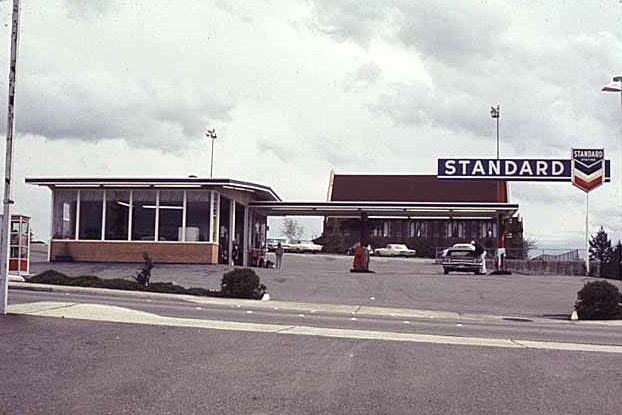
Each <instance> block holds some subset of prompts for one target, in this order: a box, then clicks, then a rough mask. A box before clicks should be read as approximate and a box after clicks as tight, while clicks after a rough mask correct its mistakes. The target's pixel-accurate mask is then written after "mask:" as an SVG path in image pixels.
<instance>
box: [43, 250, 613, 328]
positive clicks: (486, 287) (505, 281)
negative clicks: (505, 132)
mask: <svg viewBox="0 0 622 415" xmlns="http://www.w3.org/2000/svg"><path fill="white" fill-rule="evenodd" d="M351 261H352V257H346V256H338V255H312V254H305V255H303V254H286V255H285V259H284V263H283V268H282V269H281V270H274V269H256V270H257V272H258V273H259V274H260V276H261V280H262V282H263V283H265V284H266V286H267V287H268V290H269V291H270V294H271V297H272V298H273V299H277V300H286V301H305V302H319V303H331V304H358V305H376V306H392V307H407V308H418V309H427V310H446V311H455V312H462V313H465V312H472V313H490V314H504V315H520V316H526V317H538V316H554V315H564V316H568V315H569V314H570V313H571V312H572V310H573V306H574V302H575V301H576V297H577V292H578V291H579V290H580V289H581V287H583V285H584V284H585V282H587V281H592V280H594V278H585V277H576V276H575V277H570V276H527V275H518V274H514V275H509V276H492V275H489V276H475V275H467V274H450V275H448V276H446V275H443V274H442V271H441V268H440V266H438V265H436V264H433V263H432V262H431V261H430V260H421V259H401V258H377V257H374V258H372V262H371V267H372V269H373V270H375V271H376V273H374V274H352V273H350V272H349V269H350V267H351ZM137 266H138V265H137V264H118V263H117V264H105V263H47V262H34V263H33V264H32V267H31V268H32V272H35V273H36V272H40V271H42V270H45V269H49V268H54V269H57V270H59V271H62V272H65V273H67V274H68V275H98V276H100V277H103V278H113V277H114V278H117V277H123V276H130V275H132V274H134V273H135V271H136V269H137ZM228 269H230V268H229V267H226V266H222V265H210V266H206V265H167V264H159V265H158V264H157V266H156V268H155V269H154V270H153V280H154V281H174V282H176V283H178V284H181V285H184V286H186V287H191V286H197V287H205V288H210V289H218V288H219V287H220V280H221V278H222V274H223V273H224V272H225V271H227V270H228ZM612 283H614V284H616V285H617V286H618V287H621V286H620V282H619V281H612Z"/></svg>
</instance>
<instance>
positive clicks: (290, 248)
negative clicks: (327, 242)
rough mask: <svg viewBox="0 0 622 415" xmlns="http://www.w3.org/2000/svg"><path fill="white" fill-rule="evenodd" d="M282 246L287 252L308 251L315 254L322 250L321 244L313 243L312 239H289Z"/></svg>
mask: <svg viewBox="0 0 622 415" xmlns="http://www.w3.org/2000/svg"><path fill="white" fill-rule="evenodd" d="M284 248H285V251H287V252H300V253H303V252H310V253H312V254H316V253H318V252H322V248H323V246H322V245H318V244H316V243H313V242H312V241H291V242H290V243H289V244H287V245H286V246H285V247H284Z"/></svg>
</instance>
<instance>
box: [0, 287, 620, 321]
mask: <svg viewBox="0 0 622 415" xmlns="http://www.w3.org/2000/svg"><path fill="white" fill-rule="evenodd" d="M9 288H10V289H17V290H26V291H42V292H58V293H68V294H69V293H71V294H88V295H102V296H117V297H128V298H140V299H149V300H173V301H187V302H191V303H195V304H204V305H216V306H229V307H234V308H242V307H244V308H252V309H256V310H286V311H296V312H300V313H303V312H304V313H309V314H322V313H326V314H344V315H352V316H363V317H392V318H401V319H403V318H412V319H436V320H451V321H506V320H510V321H511V320H513V319H514V320H519V321H524V322H534V323H547V324H570V325H606V326H620V327H622V320H590V321H588V320H581V321H571V320H554V319H547V318H532V317H527V318H526V317H522V316H521V317H516V316H498V315H491V314H474V313H458V312H453V311H435V310H418V309H410V308H393V307H376V306H367V305H347V304H325V303H303V302H292V301H281V300H269V301H261V300H244V299H238V298H218V297H200V296H194V295H186V294H167V293H154V292H143V291H125V290H114V289H109V288H90V287H73V286H69V285H53V284H35V283H28V282H9Z"/></svg>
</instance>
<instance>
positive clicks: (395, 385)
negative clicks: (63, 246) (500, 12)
mask: <svg viewBox="0 0 622 415" xmlns="http://www.w3.org/2000/svg"><path fill="white" fill-rule="evenodd" d="M10 299H11V302H12V304H20V303H21V304H24V303H29V302H31V301H35V300H37V301H40V300H47V301H50V300H55V301H56V300H63V301H71V302H82V301H88V302H93V301H96V298H80V297H76V296H73V295H72V296H65V295H60V296H59V295H58V294H54V293H31V292H19V293H15V291H14V290H12V291H11V296H10ZM98 299H99V301H100V303H115V304H116V305H117V306H124V305H125V306H129V305H131V308H133V309H137V310H143V311H148V312H150V313H157V314H162V315H168V316H184V317H192V318H195V319H196V318H201V319H205V318H209V319H212V320H214V319H217V320H230V321H243V322H250V323H255V322H262V321H266V320H267V321H270V322H277V323H285V324H293V323H292V321H295V319H296V318H299V319H304V321H305V324H307V325H310V326H318V327H320V326H322V327H329V326H331V324H332V326H334V327H343V328H345V329H347V328H351V327H357V328H358V329H364V330H369V329H374V330H383V331H386V330H389V329H391V330H392V331H398V327H400V329H399V330H401V331H402V332H403V333H413V334H417V333H437V334H445V335H456V332H457V333H462V336H472V335H476V334H478V335H480V336H483V337H490V336H493V335H494V336H501V335H502V334H503V333H506V334H508V333H514V334H513V335H514V336H525V337H532V336H533V337H535V338H539V339H541V340H547V339H548V340H556V341H562V340H564V341H574V342H591V343H593V342H598V343H605V344H616V345H618V346H620V345H622V342H621V334H620V331H621V330H620V327H608V326H585V325H583V326H581V325H579V326H576V325H573V324H571V323H561V322H554V323H550V324H548V325H547V324H535V323H529V322H523V323H521V322H511V321H507V322H499V323H498V324H496V325H494V324H493V325H491V324H490V323H487V322H473V323H472V324H463V325H462V326H461V327H458V326H457V325H456V322H451V321H440V322H429V321H421V320H413V321H411V322H410V324H404V323H403V322H401V321H392V319H386V318H368V319H362V320H356V321H354V320H351V317H350V316H344V315H339V314H328V315H320V316H313V317H312V320H310V318H311V317H309V316H305V317H304V318H302V317H298V316H297V315H296V316H294V315H292V313H289V312H279V310H272V311H271V312H267V311H266V314H265V315H263V314H261V313H258V312H257V313H256V312H254V313H252V314H248V313H247V311H251V310H242V309H239V310H235V309H227V308H223V307H201V309H197V308H196V307H197V305H196V304H188V303H183V302H175V301H170V300H167V301H161V302H160V301H154V300H152V301H141V300H138V299H122V298H105V297H98ZM124 303H125V304H124ZM96 310H100V311H101V314H102V316H104V315H106V309H105V308H101V309H96ZM115 310H118V309H115ZM102 316H99V317H102ZM471 325H472V327H471ZM466 330H470V331H468V332H467V331H466ZM487 330H488V331H487ZM458 336H460V334H458ZM0 338H2V339H3V340H2V342H0V367H2V368H3V373H4V374H5V375H4V376H1V377H0V390H2V391H3V393H2V394H1V395H0V413H9V414H12V413H19V414H83V413H95V414H98V413H102V414H106V413H114V414H119V413H128V414H166V413H189V414H192V413H215V414H239V413H255V414H265V413H270V414H298V413H300V414H325V413H339V414H360V413H383V414H385V413H390V414H413V413H426V414H542V413H547V414H594V413H617V412H619V408H620V407H622V384H621V383H620V382H619V379H620V377H621V376H622V366H621V365H620V364H619V362H620V354H614V353H608V352H607V353H602V352H599V353H594V352H577V351H561V350H552V349H546V350H535V349H525V348H513V347H509V346H508V347H476V346H464V345H447V344H429V343H413V342H406V341H387V340H383V339H381V338H377V339H373V340H371V339H351V338H328V337H322V336H314V335H312V336H309V335H298V336H297V335H291V334H290V335H287V334H279V333H258V332H241V331H230V330H212V329H204V328H199V327H174V326H153V325H143V324H119V323H108V322H98V321H80V320H73V319H68V318H64V319H60V318H49V317H47V318H45V317H32V316H28V315H9V316H4V317H0ZM6 374H9V375H8V376H7V375H6Z"/></svg>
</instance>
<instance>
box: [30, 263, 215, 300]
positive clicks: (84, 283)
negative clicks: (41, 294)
mask: <svg viewBox="0 0 622 415" xmlns="http://www.w3.org/2000/svg"><path fill="white" fill-rule="evenodd" d="M27 281H28V282H34V283H40V284H56V285H71V286H74V287H93V288H109V289H113V290H127V291H148V292H156V293H167V294H188V295H202V296H211V297H218V296H220V292H218V291H211V290H206V289H204V288H184V287H182V286H180V285H176V284H173V283H170V282H154V283H151V284H149V285H147V286H145V285H142V284H139V283H138V282H136V281H133V280H129V279H123V278H111V279H106V278H99V277H95V276H91V275H86V276H80V277H68V276H67V275H65V274H63V273H61V272H58V271H54V270H47V271H44V272H42V273H40V274H37V275H33V276H32V277H30V278H28V280H27Z"/></svg>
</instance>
